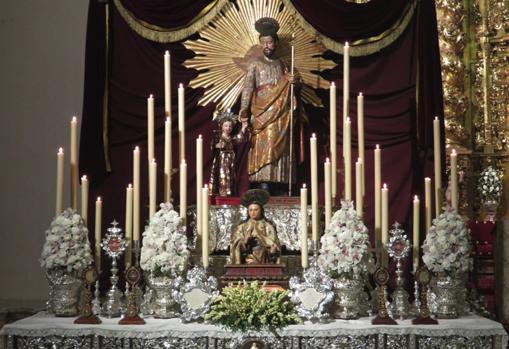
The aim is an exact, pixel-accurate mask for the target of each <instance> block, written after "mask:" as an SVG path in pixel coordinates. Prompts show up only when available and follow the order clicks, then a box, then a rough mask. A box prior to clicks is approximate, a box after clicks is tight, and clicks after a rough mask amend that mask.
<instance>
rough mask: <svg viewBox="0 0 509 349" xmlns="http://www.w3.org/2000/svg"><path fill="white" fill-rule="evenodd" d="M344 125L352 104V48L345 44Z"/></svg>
mask: <svg viewBox="0 0 509 349" xmlns="http://www.w3.org/2000/svg"><path fill="white" fill-rule="evenodd" d="M343 48H344V49H343V124H344V123H345V121H346V118H347V116H348V114H349V113H348V111H349V110H348V106H349V102H350V46H349V45H348V42H345V45H344V46H343Z"/></svg>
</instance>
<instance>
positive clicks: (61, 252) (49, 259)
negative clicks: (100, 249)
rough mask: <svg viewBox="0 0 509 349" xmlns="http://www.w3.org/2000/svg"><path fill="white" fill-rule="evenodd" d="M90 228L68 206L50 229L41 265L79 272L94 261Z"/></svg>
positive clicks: (52, 223) (47, 233)
mask: <svg viewBox="0 0 509 349" xmlns="http://www.w3.org/2000/svg"><path fill="white" fill-rule="evenodd" d="M92 261H93V259H92V252H91V249H90V243H89V241H88V229H87V227H86V226H85V222H84V221H83V218H81V216H80V215H79V214H77V213H76V211H75V210H73V209H71V208H68V209H66V210H64V211H63V212H62V213H61V214H59V215H58V216H57V217H55V219H54V220H53V222H51V225H50V227H49V229H48V230H46V241H45V242H44V246H43V248H42V253H41V258H40V263H41V267H43V268H46V269H48V270H51V269H65V270H66V271H67V272H69V273H71V272H79V271H81V270H84V269H85V268H86V267H88V266H89V265H90V264H91V263H92Z"/></svg>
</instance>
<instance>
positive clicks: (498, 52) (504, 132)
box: [473, 0, 509, 152]
mask: <svg viewBox="0 0 509 349" xmlns="http://www.w3.org/2000/svg"><path fill="white" fill-rule="evenodd" d="M473 9H474V15H473V18H474V23H475V30H476V36H477V37H478V38H480V45H479V48H480V49H479V50H477V59H478V60H477V62H476V64H475V66H474V92H475V97H476V101H475V103H476V105H477V107H478V111H477V113H476V117H475V120H474V125H475V127H476V131H477V133H476V137H475V145H476V146H477V148H479V149H484V150H485V152H486V151H487V152H493V151H495V152H497V151H507V150H508V142H509V131H508V109H507V105H508V104H509V89H508V86H509V62H508V61H507V56H508V55H509V53H508V51H507V47H508V42H509V34H507V31H506V27H507V26H508V23H509V11H508V9H507V7H506V5H505V3H504V0H475V1H474V7H473ZM504 26H505V27H504Z"/></svg>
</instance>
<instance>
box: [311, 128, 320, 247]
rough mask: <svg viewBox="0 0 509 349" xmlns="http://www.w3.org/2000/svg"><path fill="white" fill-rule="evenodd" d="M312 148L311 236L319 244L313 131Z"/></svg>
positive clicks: (316, 244) (312, 137)
mask: <svg viewBox="0 0 509 349" xmlns="http://www.w3.org/2000/svg"><path fill="white" fill-rule="evenodd" d="M310 150H311V236H312V238H313V241H314V242H315V248H317V246H318V224H319V217H318V158H317V150H316V135H315V134H314V133H313V135H312V136H311V139H310Z"/></svg>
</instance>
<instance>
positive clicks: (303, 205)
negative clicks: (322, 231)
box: [300, 184, 308, 268]
mask: <svg viewBox="0 0 509 349" xmlns="http://www.w3.org/2000/svg"><path fill="white" fill-rule="evenodd" d="M300 257H301V265H302V268H307V267H308V189H307V188H306V185H305V184H303V185H302V188H301V189H300Z"/></svg>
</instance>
